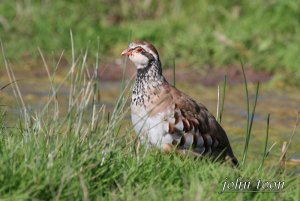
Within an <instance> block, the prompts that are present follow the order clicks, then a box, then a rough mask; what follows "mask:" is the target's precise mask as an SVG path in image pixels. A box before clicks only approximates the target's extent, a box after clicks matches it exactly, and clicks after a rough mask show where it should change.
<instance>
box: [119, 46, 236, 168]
mask: <svg viewBox="0 0 300 201" xmlns="http://www.w3.org/2000/svg"><path fill="white" fill-rule="evenodd" d="M121 55H122V56H127V57H128V58H129V60H131V62H133V64H134V65H135V67H136V69H137V70H136V71H137V73H136V78H135V82H134V84H133V88H132V95H131V104H130V109H131V120H132V124H133V127H134V130H135V132H136V133H137V136H138V139H139V141H140V143H141V144H144V145H146V146H147V147H157V148H158V149H161V150H162V151H163V152H167V153H170V152H172V151H175V152H176V153H179V154H181V155H192V156H194V157H196V158H204V157H206V158H214V159H216V160H219V161H222V162H225V161H229V163H230V164H232V165H234V166H238V160H237V158H236V157H235V156H234V154H233V151H232V148H231V146H230V143H229V140H228V137H227V135H226V132H225V131H224V129H223V128H222V127H221V125H220V124H219V123H218V121H217V120H216V119H215V117H214V116H213V115H212V114H211V113H210V112H209V111H208V109H207V108H206V107H205V106H204V105H203V104H201V103H200V102H197V101H196V100H194V99H192V98H191V97H189V96H188V95H186V94H185V93H183V92H181V91H180V90H178V89H177V88H175V87H174V86H172V85H171V84H169V83H168V82H167V80H166V79H165V77H164V76H163V74H162V64H161V61H160V57H159V53H158V51H157V49H156V48H155V47H154V45H152V44H151V43H149V42H146V41H135V42H131V43H130V44H129V45H128V48H126V49H125V50H124V51H122V53H121Z"/></svg>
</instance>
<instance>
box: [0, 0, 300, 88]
mask: <svg viewBox="0 0 300 201" xmlns="http://www.w3.org/2000/svg"><path fill="white" fill-rule="evenodd" d="M0 13H1V14H0V37H1V40H2V41H3V42H4V45H5V47H6V52H7V55H8V58H9V59H10V60H11V61H12V62H15V63H16V62H19V64H20V65H19V66H22V65H21V64H22V62H20V61H21V60H22V59H21V58H23V60H24V59H25V60H26V59H28V60H32V59H36V58H39V57H38V56H37V55H38V52H37V50H36V47H37V46H39V47H41V49H42V50H43V51H44V52H45V54H46V56H47V57H51V55H53V51H54V52H59V50H63V49H68V48H66V47H70V44H69V31H70V29H71V30H73V33H74V37H75V46H76V47H77V50H80V49H81V48H85V47H86V46H89V48H90V49H92V50H95V49H97V46H98V42H97V41H98V40H99V44H100V53H101V55H102V57H101V59H104V58H105V59H106V58H114V59H115V58H116V57H118V56H119V54H120V51H121V50H122V49H123V48H124V47H125V46H126V43H127V41H128V38H129V37H130V35H132V37H131V38H134V39H135V38H138V39H145V40H149V41H151V42H153V43H154V44H155V45H157V47H158V48H159V51H160V52H161V54H162V55H163V56H162V58H163V63H164V64H167V66H172V63H173V60H174V58H175V59H176V63H177V64H178V65H184V66H190V67H194V68H197V67H199V66H203V65H213V66H227V65H232V64H235V63H237V62H238V61H239V58H240V57H242V58H244V60H245V62H246V64H249V65H251V66H252V67H253V68H257V69H266V70H269V71H275V72H279V73H278V76H279V77H280V78H281V79H284V80H285V81H287V82H289V83H294V84H298V80H299V78H300V70H299V69H300V68H299V63H300V57H299V56H298V55H299V52H300V47H299V45H298V44H299V43H300V38H299V32H300V28H299V27H300V26H299V16H300V4H299V3H298V2H297V1H293V0H275V1H274V0H267V1H252V0H245V1H231V0H226V1H218V0H214V1H210V0H201V1H192V0H185V1H183V0H176V1H158V0H144V1H138V0H129V1H118V0H114V1H111V0H101V1H97V2H95V1H92V0H88V1H69V2H65V1H48V0H43V1H35V0H32V1H29V0H25V1H11V0H3V1H1V4H0ZM67 53H70V52H69V51H67ZM66 58H69V57H66ZM23 60H22V61H23ZM282 72H285V73H284V74H282Z"/></svg>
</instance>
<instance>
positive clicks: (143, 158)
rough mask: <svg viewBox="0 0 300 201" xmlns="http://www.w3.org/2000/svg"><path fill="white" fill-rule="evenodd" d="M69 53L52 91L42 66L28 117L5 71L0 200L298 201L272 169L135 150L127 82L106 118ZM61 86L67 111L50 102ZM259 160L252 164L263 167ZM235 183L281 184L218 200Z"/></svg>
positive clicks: (93, 81) (91, 82) (284, 177)
mask: <svg viewBox="0 0 300 201" xmlns="http://www.w3.org/2000/svg"><path fill="white" fill-rule="evenodd" d="M72 47H73V48H72V50H71V52H73V54H72V59H71V61H72V63H71V64H70V71H69V72H68V74H67V76H66V77H65V79H64V80H62V81H60V82H59V83H57V82H55V72H56V70H57V69H56V68H55V66H56V65H54V66H53V67H52V66H48V64H47V63H45V65H44V66H45V68H46V71H47V72H48V76H49V82H50V83H51V88H50V89H49V100H48V102H47V103H46V104H45V105H43V107H42V108H40V109H38V110H35V111H32V110H29V109H28V106H27V105H26V103H24V102H23V98H22V92H21V91H19V89H18V82H14V81H15V80H16V78H15V77H14V73H13V71H12V68H11V67H10V65H9V62H6V63H5V67H6V69H7V72H8V76H9V77H10V78H11V83H12V84H11V87H13V90H14V92H15V98H16V100H17V102H18V103H19V105H20V117H19V118H17V119H15V120H14V121H12V122H7V120H6V115H8V114H6V113H5V112H1V115H0V184H1V185H0V200H295V201H296V200H299V197H300V190H299V188H298V186H299V183H300V179H299V177H298V176H297V175H293V174H292V173H291V172H288V171H285V170H284V169H283V171H282V172H278V171H277V170H278V168H279V166H278V165H268V166H267V165H263V166H261V164H262V163H260V160H258V161H247V163H245V164H244V165H243V166H241V167H240V168H239V169H234V168H232V167H231V166H229V165H227V164H219V163H212V162H211V161H209V160H193V159H191V158H188V157H187V158H185V157H179V156H177V155H175V154H163V153H161V152H160V151H158V150H155V149H153V150H152V149H151V150H146V149H145V148H144V147H142V148H141V149H137V148H136V138H135V135H134V132H133V130H132V126H131V125H128V123H126V120H124V118H125V115H126V114H127V113H128V106H127V104H126V103H127V102H128V93H127V90H126V89H128V87H129V86H130V81H128V82H124V83H123V84H121V86H120V88H122V89H124V90H121V92H120V97H119V98H118V100H116V103H115V105H116V107H115V109H114V111H113V112H112V113H110V114H108V112H106V110H105V105H100V104H99V103H100V102H99V101H100V100H99V93H101V91H99V87H98V84H97V83H98V80H97V74H94V75H91V74H88V73H87V72H88V65H87V63H88V52H83V53H82V54H79V55H78V54H76V53H75V52H76V51H74V45H73V43H72ZM41 55H42V56H43V54H41ZM4 60H5V61H6V59H5V57H4ZM57 66H58V65H57ZM95 68H97V65H96V66H95ZM63 86H64V87H69V99H68V104H67V105H66V104H65V103H61V102H59V100H58V97H57V96H58V92H59V90H60V89H61V88H62V87H63ZM223 96H225V94H223ZM0 98H1V90H0ZM247 98H248V97H247ZM223 99H224V97H223V98H222V100H223ZM222 104H223V103H222ZM62 107H67V112H66V113H62V112H61V111H60V109H61V108H62ZM4 110H5V108H2V109H1V111H4ZM221 111H222V110H221ZM248 113H249V112H248ZM248 120H249V119H248ZM250 125H252V123H251V122H250ZM268 125H269V124H268ZM250 133H251V131H250V130H247V135H250ZM266 146H267V143H266ZM236 151H238V150H236ZM265 152H266V151H264V153H262V154H261V156H259V157H261V158H263V159H264V160H268V158H265V155H266V153H265ZM259 159H260V158H259ZM240 161H241V160H240ZM239 177H240V178H242V179H243V180H249V181H252V182H255V181H256V180H257V179H262V180H264V181H274V180H278V181H284V182H285V188H284V189H283V190H282V191H281V192H279V193H263V192H257V193H255V192H248V193H220V192H221V191H222V187H223V183H224V181H226V180H227V181H231V180H232V181H234V180H235V179H237V178H239Z"/></svg>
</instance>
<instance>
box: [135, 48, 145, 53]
mask: <svg viewBox="0 0 300 201" xmlns="http://www.w3.org/2000/svg"><path fill="white" fill-rule="evenodd" d="M143 50H144V49H143V48H141V47H139V48H137V49H136V51H137V52H142V51H143Z"/></svg>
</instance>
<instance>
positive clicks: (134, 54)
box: [121, 41, 160, 69]
mask: <svg viewBox="0 0 300 201" xmlns="http://www.w3.org/2000/svg"><path fill="white" fill-rule="evenodd" d="M121 55H122V56H128V58H129V59H130V60H131V61H132V62H133V63H134V64H135V65H136V67H137V68H138V69H141V68H146V67H148V66H149V64H150V63H151V62H157V63H158V64H159V65H160V60H159V55H158V52H157V50H156V49H155V47H154V46H153V45H152V44H150V43H148V42H145V41H138V42H132V43H130V44H129V46H128V48H127V49H125V50H124V51H123V52H122V53H121Z"/></svg>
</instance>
